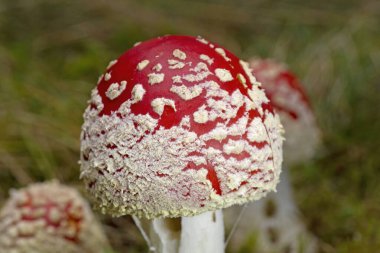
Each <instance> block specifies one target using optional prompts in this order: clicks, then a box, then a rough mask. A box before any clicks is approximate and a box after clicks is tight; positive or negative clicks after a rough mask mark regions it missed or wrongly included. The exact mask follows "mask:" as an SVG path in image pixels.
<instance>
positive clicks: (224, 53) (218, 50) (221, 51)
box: [215, 47, 231, 61]
mask: <svg viewBox="0 0 380 253" xmlns="http://www.w3.org/2000/svg"><path fill="white" fill-rule="evenodd" d="M215 51H216V52H217V53H218V54H220V55H221V56H223V58H224V59H225V60H226V61H231V59H230V58H228V57H227V55H226V51H224V49H223V48H220V47H218V48H215Z"/></svg>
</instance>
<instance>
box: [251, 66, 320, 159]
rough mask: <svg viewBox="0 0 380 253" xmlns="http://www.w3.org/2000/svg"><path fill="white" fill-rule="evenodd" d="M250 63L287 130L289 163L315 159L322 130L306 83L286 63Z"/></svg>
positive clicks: (286, 153)
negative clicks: (301, 81)
mask: <svg viewBox="0 0 380 253" xmlns="http://www.w3.org/2000/svg"><path fill="white" fill-rule="evenodd" d="M249 64H250V67H251V68H252V70H253V74H254V75H255V77H256V78H257V80H258V81H259V82H261V83H262V84H263V88H264V89H265V92H266V94H267V96H268V98H269V100H271V102H272V105H273V107H274V108H275V109H276V111H277V112H278V114H279V115H280V118H281V123H282V124H283V125H284V128H285V130H286V133H285V139H286V142H285V143H284V157H286V159H285V160H284V163H285V165H286V166H293V165H295V164H297V163H300V162H304V161H307V160H309V159H311V158H312V157H313V156H314V154H315V152H316V149H317V147H318V145H319V142H320V131H319V128H318V125H317V123H316V118H315V115H314V112H313V109H312V107H311V103H310V100H309V98H308V97H307V95H306V91H305V90H304V88H303V86H302V84H301V83H300V82H299V80H298V78H297V77H296V75H295V74H294V73H293V72H292V71H290V70H289V69H288V68H287V67H286V66H285V65H284V64H281V63H278V62H276V61H274V60H270V59H266V60H262V59H252V60H251V61H250V62H249ZM305 140H307V141H305Z"/></svg>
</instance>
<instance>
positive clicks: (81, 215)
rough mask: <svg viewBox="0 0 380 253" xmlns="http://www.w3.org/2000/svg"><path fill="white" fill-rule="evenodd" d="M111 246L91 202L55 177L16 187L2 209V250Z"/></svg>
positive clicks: (52, 252) (54, 252)
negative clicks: (93, 212)
mask: <svg viewBox="0 0 380 253" xmlns="http://www.w3.org/2000/svg"><path fill="white" fill-rule="evenodd" d="M107 247H108V243H107V239H106V237H105V235H104V233H103V231H102V229H101V227H100V225H99V224H98V223H97V222H96V220H95V217H94V216H93V214H92V212H91V209H90V207H89V206H88V204H87V202H86V201H85V200H84V199H83V198H82V197H81V196H80V195H79V193H78V192H77V191H76V190H74V189H72V188H69V187H67V186H63V185H60V184H59V183H57V182H55V181H54V182H48V183H40V184H33V185H30V186H28V187H26V188H23V189H20V190H13V191H12V192H11V197H10V198H9V200H8V201H7V202H6V203H5V206H4V207H3V208H2V210H1V212H0V252H2V253H5V252H7V253H37V252H38V253H61V252H65V253H102V252H104V251H103V250H105V249H106V248H107Z"/></svg>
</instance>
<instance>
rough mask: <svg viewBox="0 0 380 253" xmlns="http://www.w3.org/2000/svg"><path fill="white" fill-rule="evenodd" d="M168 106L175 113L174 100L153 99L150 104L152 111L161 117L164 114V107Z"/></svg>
mask: <svg viewBox="0 0 380 253" xmlns="http://www.w3.org/2000/svg"><path fill="white" fill-rule="evenodd" d="M166 105H167V106H170V107H172V108H173V109H174V111H176V108H175V103H174V100H171V99H168V98H155V99H153V101H152V102H151V106H152V107H153V111H155V112H156V113H158V114H159V115H162V113H163V112H164V107H165V106H166Z"/></svg>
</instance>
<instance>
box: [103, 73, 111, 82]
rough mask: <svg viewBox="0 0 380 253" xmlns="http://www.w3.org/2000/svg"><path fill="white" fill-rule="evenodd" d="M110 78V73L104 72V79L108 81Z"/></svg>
mask: <svg viewBox="0 0 380 253" xmlns="http://www.w3.org/2000/svg"><path fill="white" fill-rule="evenodd" d="M110 79H111V73H106V74H105V75H104V80H105V81H109V80H110Z"/></svg>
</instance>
